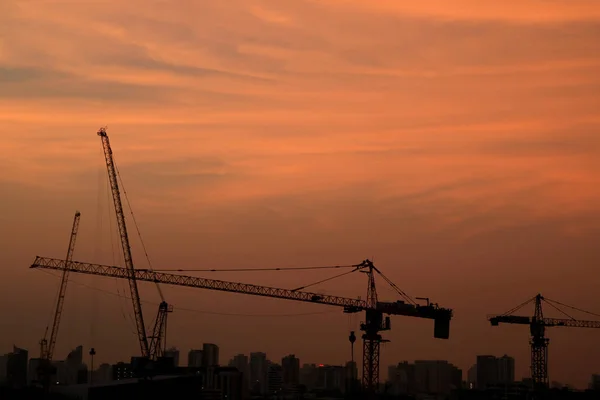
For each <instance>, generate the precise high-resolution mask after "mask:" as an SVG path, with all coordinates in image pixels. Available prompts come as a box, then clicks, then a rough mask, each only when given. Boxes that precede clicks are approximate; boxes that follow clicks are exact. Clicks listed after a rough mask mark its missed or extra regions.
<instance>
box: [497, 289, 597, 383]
mask: <svg viewBox="0 0 600 400" xmlns="http://www.w3.org/2000/svg"><path fill="white" fill-rule="evenodd" d="M542 301H544V302H545V303H546V304H547V305H549V306H551V307H552V308H554V309H556V310H558V311H559V312H561V313H562V314H564V315H565V316H567V317H568V318H559V319H557V318H544V313H543V310H542ZM531 303H534V307H535V309H534V313H533V316H531V317H524V316H519V315H513V313H514V312H516V311H518V310H519V309H521V308H522V307H524V306H526V305H527V304H531ZM560 306H562V307H568V308H570V309H573V310H576V311H580V312H584V313H587V314H590V315H594V316H596V317H600V315H599V314H595V313H592V312H589V311H585V310H582V309H580V308H577V307H573V306H569V305H566V304H563V303H560V302H558V301H555V300H550V299H548V298H545V297H544V296H542V295H541V294H537V295H536V296H534V297H532V298H531V299H529V300H527V301H526V302H524V303H522V304H520V305H518V306H517V307H515V308H513V309H511V310H508V311H507V312H505V313H504V314H501V315H495V316H490V317H488V320H489V321H490V323H491V325H492V326H498V325H499V324H500V323H506V324H519V325H529V333H530V341H529V344H530V345H531V379H532V381H533V385H534V389H538V390H540V389H544V388H547V387H548V344H549V342H550V339H548V338H547V337H546V328H550V327H553V326H564V327H569V328H600V321H585V320H577V319H575V318H573V317H571V316H570V315H569V314H567V313H566V312H565V311H563V310H561V309H560Z"/></svg>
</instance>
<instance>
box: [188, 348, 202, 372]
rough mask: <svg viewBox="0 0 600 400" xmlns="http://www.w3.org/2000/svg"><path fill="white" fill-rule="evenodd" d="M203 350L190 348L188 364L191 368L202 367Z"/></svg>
mask: <svg viewBox="0 0 600 400" xmlns="http://www.w3.org/2000/svg"><path fill="white" fill-rule="evenodd" d="M202 354H203V353H202V350H194V349H192V350H190V351H189V352H188V364H187V366H188V367H190V368H200V367H201V366H202V358H203V355H202Z"/></svg>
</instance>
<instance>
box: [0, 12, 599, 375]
mask: <svg viewBox="0 0 600 400" xmlns="http://www.w3.org/2000/svg"><path fill="white" fill-rule="evenodd" d="M398 3H401V5H399V4H398ZM599 35H600V6H599V5H598V3H597V1H595V0H578V1H576V2H573V1H567V0H564V1H558V0H557V1H552V2H548V1H541V0H536V1H529V2H526V3H525V2H520V1H502V2H498V1H480V0H460V1H459V0H457V1H454V2H447V1H442V0H437V1H433V0H432V1H419V2H414V1H413V2H397V1H379V2H377V5H373V4H372V2H365V1H362V0H361V1H359V0H345V1H342V0H328V1H324V0H321V1H300V0H278V1H243V0H229V1H227V2H214V1H213V2H209V1H202V2H200V1H185V2H184V1H181V2H167V1H150V2H149V1H144V2H142V1H141V0H131V1H128V2H121V1H119V2H117V1H116V0H106V1H103V2H94V5H93V6H92V5H90V4H87V3H86V4H84V3H81V4H78V3H74V2H66V1H52V2H51V1H42V0H38V1H30V2H21V1H17V0H8V1H3V2H1V4H0V132H1V136H0V149H2V157H0V183H1V185H2V198H1V199H2V212H1V213H0V239H1V240H2V243H3V246H2V250H3V251H2V254H1V256H0V265H1V268H2V269H3V279H2V280H0V300H1V301H2V302H3V304H5V307H3V309H2V312H1V314H0V315H1V318H0V329H1V330H2V335H1V337H0V351H2V352H3V351H8V350H10V346H11V345H12V344H13V343H15V344H17V345H19V346H23V347H26V348H28V349H29V350H30V351H32V352H33V353H34V354H37V349H38V347H37V341H38V340H39V338H40V336H41V335H42V334H43V331H44V327H45V326H46V324H47V323H48V319H49V317H50V314H51V302H52V301H53V299H54V296H55V293H56V290H57V283H58V281H57V279H55V278H53V277H52V276H50V275H49V273H48V272H44V271H31V270H28V269H27V267H28V265H29V264H30V263H31V261H32V260H33V257H34V256H35V255H44V256H50V257H64V253H65V252H66V245H67V239H68V233H69V228H70V224H71V221H72V216H73V213H74V211H75V210H76V209H78V210H80V211H81V212H82V220H81V224H82V225H81V233H80V236H79V240H78V243H77V246H78V247H77V250H76V256H75V258H76V259H78V260H82V261H92V262H99V263H112V254H113V253H112V251H111V244H110V243H111V235H110V234H109V231H110V227H109V223H112V228H113V229H114V221H113V220H112V219H110V218H109V216H108V209H109V206H110V203H109V199H108V197H107V194H108V193H107V191H106V172H105V167H104V164H103V156H102V150H101V144H100V140H99V138H98V137H97V136H96V135H95V133H96V130H97V129H98V128H99V127H100V126H102V125H105V124H107V125H108V132H109V135H110V138H111V142H112V145H113V149H114V151H115V157H116V160H117V163H118V165H119V167H120V170H121V173H122V177H123V180H124V182H125V188H126V189H127V193H128V195H129V198H130V200H131V202H132V206H133V209H134V211H135V214H136V218H137V220H138V223H139V225H140V229H141V231H142V235H143V237H144V240H145V244H146V247H147V248H148V250H149V254H150V257H151V260H152V264H153V266H155V267H164V268H173V267H176V268H205V267H215V268H218V267H229V268H231V267H249V268H252V267H281V266H306V265H331V264H352V263H357V262H360V261H361V260H363V259H364V258H367V257H374V258H375V262H376V265H378V267H379V268H380V269H381V270H383V271H385V272H386V274H387V275H388V276H389V277H390V278H391V279H392V280H393V281H395V282H396V284H398V285H399V286H400V287H401V288H403V289H404V290H405V291H406V292H408V293H409V294H412V295H413V296H423V297H424V296H428V297H431V298H432V299H434V300H435V301H437V302H439V303H440V304H441V305H444V306H447V307H451V308H454V309H455V320H454V321H453V324H452V332H451V340H449V341H438V340H434V339H432V338H431V337H432V332H433V327H432V323H430V322H428V321H419V320H412V319H403V318H394V319H393V321H392V326H393V330H392V331H391V332H390V333H389V334H388V335H387V337H388V338H389V339H391V340H392V342H391V343H390V344H387V345H385V346H384V347H383V357H382V368H386V366H387V365H388V364H392V363H394V362H398V361H401V360H405V359H406V360H413V359H449V360H450V361H451V362H454V363H456V364H458V365H459V366H460V367H461V368H463V369H465V374H466V369H467V368H468V367H469V366H470V365H471V364H472V363H473V362H474V359H475V355H476V354H487V353H492V354H496V355H502V354H504V353H508V354H510V355H513V356H515V357H516V359H517V376H518V377H521V376H524V375H526V374H527V370H528V360H529V356H528V342H527V340H528V338H527V335H528V330H527V328H526V327H517V326H515V327H512V326H502V327H499V328H491V327H490V326H489V324H488V323H487V321H486V314H489V313H494V312H504V311H506V310H508V309H510V308H511V307H513V306H515V305H517V304H519V303H521V302H522V301H524V300H525V299H527V298H530V297H532V296H533V295H535V294H536V293H537V292H538V291H540V292H542V293H543V294H545V295H546V296H548V297H549V298H551V299H556V300H559V301H561V302H564V303H567V304H574V305H578V306H581V307H583V308H585V309H588V310H591V311H597V312H600V300H598V297H597V296H595V295H594V293H595V291H596V290H597V282H596V281H595V278H596V277H597V276H598V274H597V273H596V271H595V268H596V266H597V265H598V263H599V261H600V254H599V253H598V246H597V242H598V235H599V234H600V229H599V226H600V224H599V222H600V218H599V217H600V206H599V205H598V204H600V203H599V200H600V189H598V188H599V185H598V183H600V182H599V181H600V179H599V178H598V177H599V176H600V175H599V173H600V157H599V156H600V141H599V139H598V131H599V128H600V117H599V116H598V110H599V108H600V95H599V93H600V91H599V88H600V75H599V74H598V72H597V71H598V69H599V67H600V41H599V40H598V37H599ZM130 232H131V234H132V235H133V234H134V233H135V229H134V228H133V226H131V227H130ZM112 239H113V241H116V239H117V237H116V235H115V234H113V235H112ZM115 245H116V242H115ZM133 247H134V257H135V258H134V259H135V260H136V263H137V265H138V266H139V267H146V266H147V263H146V262H145V258H144V256H143V252H142V251H141V246H140V243H139V241H138V240H135V239H134V240H133ZM326 276H328V275H327V274H325V275H324V274H323V273H322V272H320V273H319V274H317V273H315V274H312V273H311V274H298V273H296V272H278V273H271V274H267V273H254V274H226V273H220V274H212V275H210V277H215V278H218V279H229V280H239V281H248V282H255V283H262V284H268V285H276V286H281V287H288V288H292V287H297V286H301V285H302V284H306V283H309V282H313V281H317V280H319V279H320V278H324V277H326ZM73 282H76V283H73V284H72V285H71V286H70V287H69V291H68V294H67V301H66V306H65V314H64V318H63V325H62V330H61V332H60V337H59V343H58V345H57V356H56V357H58V358H62V357H63V356H64V355H65V353H66V352H67V350H68V349H69V348H73V347H75V346H76V345H77V344H80V343H82V344H84V346H86V347H89V346H91V345H93V346H95V348H96V350H97V352H98V356H97V357H98V359H99V360H100V361H110V362H113V361H115V360H117V359H125V358H127V357H128V356H129V355H130V354H135V353H136V352H137V351H138V347H137V343H136V337H135V335H134V334H132V330H133V329H134V325H133V324H132V322H131V321H130V319H129V315H130V314H131V305H130V303H129V301H128V300H126V299H119V298H118V297H117V296H114V295H110V294H107V293H106V292H103V291H108V292H111V293H117V291H118V293H120V294H123V293H126V291H127V286H126V283H125V282H115V281H113V280H107V279H98V278H96V277H87V276H74V277H73ZM82 284H84V285H82ZM85 285H88V286H93V287H95V288H96V289H101V290H102V291H98V290H91V289H90V288H89V287H87V286H85ZM379 287H380V296H381V297H382V298H387V299H393V292H392V291H391V290H389V289H387V288H385V287H384V286H383V282H380V286H379ZM317 289H318V290H323V291H327V292H330V293H335V294H340V295H347V296H351V297H356V296H358V295H363V294H364V293H363V292H365V290H366V282H365V280H364V276H362V275H361V276H354V277H349V278H344V279H343V280H340V281H339V282H338V283H337V284H335V283H332V284H326V285H323V286H322V287H318V288H317ZM141 293H142V295H143V296H144V299H145V300H147V301H148V302H150V304H148V303H146V306H145V307H146V308H145V310H146V315H147V319H148V321H150V319H151V318H153V317H154V314H155V308H156V306H155V305H154V303H156V302H157V300H158V296H157V294H156V290H155V288H154V287H152V286H151V285H143V287H142V289H141ZM165 293H166V295H167V300H168V301H170V302H171V303H173V304H174V306H175V309H176V311H175V313H174V314H172V318H171V322H170V325H169V327H170V333H169V341H170V343H172V344H173V345H176V346H178V347H180V348H181V349H182V351H185V352H187V350H188V349H189V348H190V347H195V346H199V345H201V343H202V342H205V341H206V342H216V343H218V344H219V345H220V346H221V349H222V357H221V361H222V362H227V360H228V359H229V358H230V357H231V356H232V355H233V354H236V353H238V352H245V353H248V352H250V351H266V352H267V353H268V355H269V357H270V358H272V359H275V360H279V359H280V358H281V357H282V356H283V355H285V354H287V353H295V354H296V355H297V356H299V357H300V358H301V362H323V363H342V362H344V361H346V360H347V359H348V357H349V348H348V347H349V345H348V342H347V335H348V330H349V329H351V328H354V329H357V324H358V322H359V321H360V317H355V318H352V319H350V320H349V319H348V316H347V315H344V314H342V313H341V312H340V311H339V310H336V309H335V308H333V309H331V308H328V307H324V306H314V305H305V304H295V303H291V302H285V301H277V300H268V299H267V300H265V299H254V298H248V297H244V296H240V295H233V294H221V293H212V292H204V291H195V290H192V289H183V288H171V287H168V288H165ZM189 310H195V311H189ZM548 311H549V312H550V310H548ZM227 314H235V315H227ZM239 314H243V315H239ZM249 314H253V315H255V316H248V315H249ZM256 314H259V315H258V316H256ZM273 315H276V316H273ZM290 315H291V316H290ZM550 315H551V316H557V317H558V316H560V315H555V314H550ZM574 316H575V317H577V318H586V316H585V315H581V314H575V315H574ZM598 334H600V332H596V331H594V330H591V331H586V330H581V329H579V330H577V329H562V330H561V329H560V328H556V329H554V330H552V331H551V333H550V337H551V348H550V358H551V361H550V376H551V379H552V380H559V381H563V382H564V381H567V382H570V383H574V384H576V385H578V386H584V385H586V383H587V381H588V380H589V375H590V374H591V373H598V372H600V362H599V361H598V360H600V349H599V348H598V346H597V342H598V341H597V338H598ZM358 349H359V347H357V350H358ZM183 358H185V357H183ZM382 374H383V376H384V377H385V376H386V375H387V371H386V370H384V371H382Z"/></svg>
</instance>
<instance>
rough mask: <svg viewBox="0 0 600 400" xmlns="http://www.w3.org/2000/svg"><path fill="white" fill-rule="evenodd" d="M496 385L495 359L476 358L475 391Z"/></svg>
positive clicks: (496, 366) (488, 357)
mask: <svg viewBox="0 0 600 400" xmlns="http://www.w3.org/2000/svg"><path fill="white" fill-rule="evenodd" d="M497 383H498V363H497V362H496V357H494V356H489V355H481V356H477V385H476V386H477V389H485V388H487V387H488V386H493V385H496V384H497Z"/></svg>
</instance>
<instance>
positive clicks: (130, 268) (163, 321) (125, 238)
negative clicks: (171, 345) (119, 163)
mask: <svg viewBox="0 0 600 400" xmlns="http://www.w3.org/2000/svg"><path fill="white" fill-rule="evenodd" d="M97 133H98V136H100V138H101V139H102V149H103V150H104V159H105V161H106V169H107V172H108V180H109V182H110V187H111V192H112V198H113V204H114V207H115V214H116V217H117V226H118V228H119V236H120V238H121V247H122V250H123V259H124V260H125V270H126V271H127V275H126V278H127V280H128V281H129V289H130V293H131V300H132V302H133V312H134V314H135V323H136V328H137V336H138V341H139V344H140V350H141V353H142V357H143V358H146V359H149V360H152V361H154V360H156V359H157V358H158V357H160V356H162V355H163V354H164V350H165V348H166V329H167V315H168V313H170V312H172V311H173V306H171V305H170V304H168V303H167V302H166V301H165V298H164V296H163V293H162V291H161V289H160V286H159V285H158V282H157V284H156V287H157V289H158V292H159V294H160V297H161V302H160V305H159V306H158V314H157V316H156V320H155V323H154V327H153V329H152V333H151V335H150V341H148V336H147V334H146V326H145V324H144V314H143V312H142V304H141V301H140V294H139V292H138V288H137V282H136V270H135V267H134V265H133V258H132V256H131V246H130V244H129V235H128V233H127V224H126V223H125V213H124V212H123V204H122V202H121V192H120V191H119V182H118V176H117V173H118V171H117V167H116V164H115V161H114V158H113V152H112V148H111V146H110V141H109V139H108V134H107V133H106V128H105V127H104V128H100V129H99V130H98V132H97Z"/></svg>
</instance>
